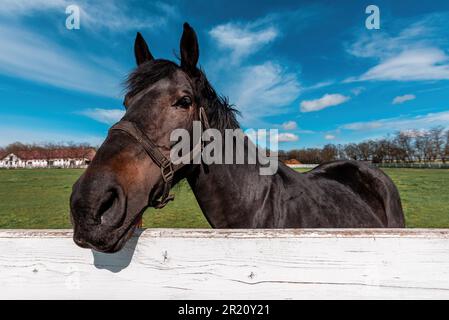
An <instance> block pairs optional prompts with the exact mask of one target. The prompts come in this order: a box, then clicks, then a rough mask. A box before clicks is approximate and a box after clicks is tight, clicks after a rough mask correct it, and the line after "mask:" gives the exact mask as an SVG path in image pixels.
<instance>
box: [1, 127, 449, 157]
mask: <svg viewBox="0 0 449 320" xmlns="http://www.w3.org/2000/svg"><path fill="white" fill-rule="evenodd" d="M90 148H93V149H96V147H93V146H91V145H89V144H88V143H72V142H68V143H59V144H55V143H47V144H24V143H20V142H15V143H12V144H10V145H8V146H6V147H5V148H1V147H0V153H15V152H17V151H34V150H38V151H42V152H45V151H51V150H61V149H66V150H73V149H90ZM278 156H279V159H280V160H281V161H286V160H292V159H295V160H298V161H299V162H301V163H304V164H319V163H323V162H328V161H333V160H343V159H347V160H360V161H372V162H374V163H412V162H419V163H421V162H425V163H429V162H436V161H441V162H443V163H446V162H447V161H448V160H449V130H445V129H444V128H443V127H441V126H439V127H434V128H432V129H430V130H409V131H398V132H396V133H394V134H393V135H391V136H388V137H385V138H382V139H377V140H365V141H362V142H360V143H348V144H327V145H325V146H324V147H323V148H305V149H294V150H289V151H284V150H280V151H279V153H278Z"/></svg>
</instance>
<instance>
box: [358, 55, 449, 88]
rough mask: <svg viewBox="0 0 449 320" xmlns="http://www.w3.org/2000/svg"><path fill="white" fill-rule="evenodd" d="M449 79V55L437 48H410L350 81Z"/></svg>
mask: <svg viewBox="0 0 449 320" xmlns="http://www.w3.org/2000/svg"><path fill="white" fill-rule="evenodd" d="M366 80H381V81H389V80H392V81H419V80H423V81H426V80H449V56H447V55H446V54H445V53H444V52H443V51H442V50H440V49H437V48H423V49H415V50H408V51H404V52H402V53H400V54H399V55H397V56H394V57H392V58H389V59H386V60H385V61H382V62H381V63H380V64H378V65H377V66H375V67H373V68H371V69H370V70H368V71H367V72H366V73H364V74H363V75H361V76H360V77H357V78H353V79H349V81H366Z"/></svg>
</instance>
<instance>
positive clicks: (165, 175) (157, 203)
mask: <svg viewBox="0 0 449 320" xmlns="http://www.w3.org/2000/svg"><path fill="white" fill-rule="evenodd" d="M199 117H200V122H201V126H204V127H205V128H206V129H209V128H210V125H209V121H208V119H207V115H206V111H205V110H204V108H203V107H200V112H199ZM113 130H116V131H123V132H125V133H127V134H128V135H130V136H131V137H133V138H134V139H135V140H136V141H137V142H138V143H139V144H140V145H141V146H142V148H143V149H144V150H145V152H146V153H147V154H148V155H149V156H150V158H151V159H152V160H153V162H154V163H155V164H156V165H157V166H158V167H159V168H160V169H161V175H162V180H163V181H164V192H163V193H162V196H161V197H160V198H159V199H156V200H153V201H152V203H151V205H152V206H154V207H155V208H156V209H161V208H163V207H165V205H166V204H167V203H168V202H169V201H171V200H173V199H174V196H173V195H170V189H171V186H172V182H173V177H174V175H175V173H176V172H177V171H178V170H180V169H181V168H182V167H184V166H185V163H182V162H181V163H179V164H176V165H174V164H173V163H172V162H171V160H170V159H169V158H167V157H166V156H164V154H163V153H162V152H161V151H160V149H159V147H158V146H157V145H156V144H155V143H154V142H153V141H152V140H151V138H150V137H149V136H148V135H147V134H146V133H145V132H144V131H143V130H142V129H140V128H139V126H138V125H137V123H135V122H131V121H126V120H121V121H119V122H117V123H116V124H115V125H113V126H112V127H111V128H110V129H109V131H113ZM199 143H200V149H199V150H198V148H197V146H194V147H193V149H192V151H190V153H189V154H188V155H186V156H188V157H189V158H191V159H193V158H194V157H195V153H196V152H198V151H200V152H202V149H203V145H202V142H201V139H200V142H199ZM183 158H185V156H184V157H183Z"/></svg>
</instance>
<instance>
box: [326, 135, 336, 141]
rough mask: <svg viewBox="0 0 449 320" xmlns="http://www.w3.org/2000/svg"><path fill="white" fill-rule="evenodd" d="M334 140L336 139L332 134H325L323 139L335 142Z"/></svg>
mask: <svg viewBox="0 0 449 320" xmlns="http://www.w3.org/2000/svg"><path fill="white" fill-rule="evenodd" d="M335 138H336V137H335V136H334V135H333V134H326V135H325V136H324V139H326V140H335Z"/></svg>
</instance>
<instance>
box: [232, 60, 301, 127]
mask: <svg viewBox="0 0 449 320" xmlns="http://www.w3.org/2000/svg"><path fill="white" fill-rule="evenodd" d="M237 75H238V76H237V78H231V79H228V84H227V85H226V86H225V87H226V88H225V90H224V92H225V93H229V97H230V100H231V102H232V103H233V104H235V105H236V106H237V107H238V109H239V110H240V112H241V114H242V121H243V122H244V123H245V124H249V123H251V125H255V122H257V121H255V122H254V120H260V119H261V118H263V117H268V116H272V115H277V114H281V113H285V112H286V107H288V106H289V105H290V104H291V103H292V102H293V101H295V100H296V99H297V97H298V95H299V93H300V90H301V87H300V84H299V80H298V78H297V76H296V74H294V73H290V72H288V71H287V70H285V69H283V68H282V67H281V66H279V65H278V64H275V63H272V62H266V63H264V64H261V65H255V66H248V67H242V69H241V70H240V71H239V72H238V73H237Z"/></svg>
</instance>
